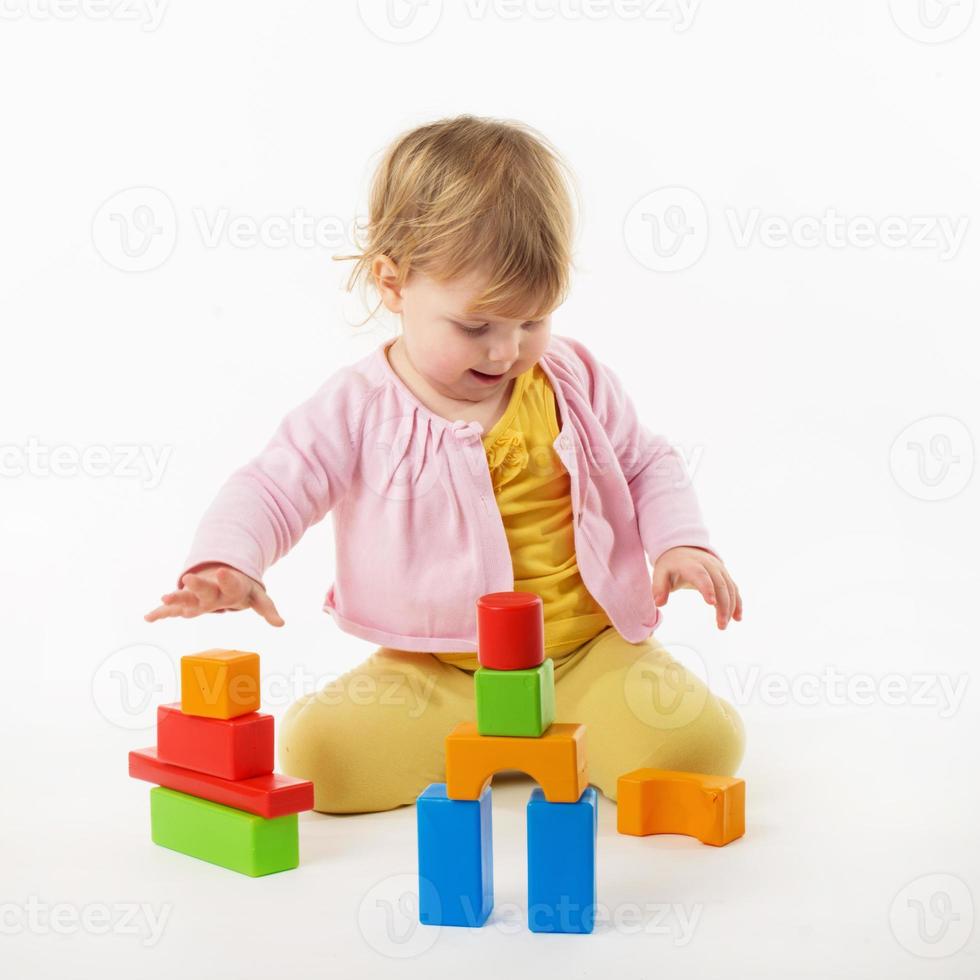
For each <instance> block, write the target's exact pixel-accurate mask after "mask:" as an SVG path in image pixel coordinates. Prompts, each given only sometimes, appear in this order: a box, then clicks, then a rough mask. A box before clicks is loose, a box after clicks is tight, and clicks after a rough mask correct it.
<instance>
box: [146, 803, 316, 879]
mask: <svg viewBox="0 0 980 980" xmlns="http://www.w3.org/2000/svg"><path fill="white" fill-rule="evenodd" d="M150 823H151V827H152V831H151V835H152V837H153V843H154V844H159V845H161V847H169V848H170V849H171V850H174V851H180V852H181V854H187V855H190V857H195V858H200V860H202V861H209V862H210V863H211V864H220V865H221V867H223V868H229V869H230V870H232V871H240V872H241V873H242V874H243V875H251V876H252V877H253V878H258V877H259V876H261V875H268V874H272V873H273V872H276V871H287V870H288V869H289V868H295V867H296V866H297V865H298V864H299V822H298V820H297V814H295V813H289V814H286V815H285V816H282V817H274V818H273V819H271V820H267V819H266V818H265V817H260V816H257V815H256V814H254V813H246V812H245V811H244V810H236V809H235V808H234V807H230V806H224V805H223V804H221V803H212V802H211V801H210V800H202V799H200V798H199V797H197V796H189V795H188V794H187V793H178V792H177V791H176V790H173V789H166V788H165V787H163V786H155V787H154V788H153V789H151V790H150Z"/></svg>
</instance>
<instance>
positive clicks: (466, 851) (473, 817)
mask: <svg viewBox="0 0 980 980" xmlns="http://www.w3.org/2000/svg"><path fill="white" fill-rule="evenodd" d="M477 632H478V636H477V647H478V654H477V656H478V659H479V663H480V666H479V667H478V668H477V670H476V672H475V677H474V680H475V684H476V717H477V720H476V724H474V723H473V722H462V723H460V724H459V725H457V726H456V727H455V728H454V729H453V731H452V732H450V733H449V735H448V736H447V737H446V782H445V783H432V784H431V785H430V786H428V787H427V788H426V789H425V790H423V792H422V793H421V794H420V795H419V797H418V800H417V819H418V849H419V920H420V921H421V922H422V923H425V924H427V925H455V926H473V927H475V926H482V925H483V924H484V923H485V922H486V920H487V917H488V916H489V915H490V912H491V910H492V908H493V842H492V840H493V835H492V821H491V789H490V781H491V779H492V778H493V774H494V773H495V772H499V771H500V770H503V769H518V770H521V771H523V772H526V773H527V774H529V775H530V776H531V777H532V778H534V779H535V780H536V781H537V783H538V786H536V787H535V788H534V790H533V791H532V793H531V798H530V800H529V801H528V804H527V880H528V926H529V928H530V929H531V931H532V932H565V933H572V932H574V933H587V932H591V931H592V928H593V924H594V920H595V905H596V873H595V868H596V837H597V827H598V823H597V797H596V791H595V790H594V789H593V788H592V787H590V786H589V785H588V777H587V772H586V759H585V726H584V725H580V724H568V723H556V722H555V720H554V718H555V675H554V663H553V661H552V660H550V659H547V658H545V656H544V614H543V606H542V603H541V599H540V597H539V596H537V595H535V594H534V593H530V592H493V593H489V594H487V595H484V596H481V598H480V599H479V601H478V602H477Z"/></svg>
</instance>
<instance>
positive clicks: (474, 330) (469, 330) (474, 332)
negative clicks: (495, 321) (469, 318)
mask: <svg viewBox="0 0 980 980" xmlns="http://www.w3.org/2000/svg"><path fill="white" fill-rule="evenodd" d="M543 322H544V321H543V320H528V321H527V323H525V324H524V328H525V329H532V328H534V327H536V326H538V325H539V324H541V323H543ZM456 326H457V327H459V329H460V330H462V331H463V333H465V334H469V335H470V336H472V337H478V336H479V335H480V334H482V333H483V332H484V331H485V330H486V329H487V327H488V326H489V324H487V323H484V324H483V325H482V326H480V327H468V326H466V324H465V323H457V324H456Z"/></svg>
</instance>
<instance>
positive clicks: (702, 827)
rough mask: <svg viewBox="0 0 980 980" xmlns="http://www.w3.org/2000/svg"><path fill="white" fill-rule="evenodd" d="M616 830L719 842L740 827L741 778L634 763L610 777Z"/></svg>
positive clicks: (740, 830)
mask: <svg viewBox="0 0 980 980" xmlns="http://www.w3.org/2000/svg"><path fill="white" fill-rule="evenodd" d="M616 797H617V802H616V829H617V830H618V831H619V833H621V834H632V835H635V836H639V837H642V836H646V835H648V834H686V835H688V836H690V837H696V838H697V839H698V840H699V841H701V842H702V843H703V844H712V845H714V846H715V847H721V846H723V845H725V844H728V843H730V842H731V841H733V840H735V839H736V838H738V837H741V836H742V834H744V833H745V782H744V781H743V780H741V779H734V778H732V777H730V776H708V775H704V774H702V773H696V772H674V771H672V770H668V769H634V770H633V771H632V772H627V773H624V774H623V775H622V776H620V777H619V779H618V780H617V783H616Z"/></svg>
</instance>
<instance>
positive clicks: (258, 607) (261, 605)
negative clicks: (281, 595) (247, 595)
mask: <svg viewBox="0 0 980 980" xmlns="http://www.w3.org/2000/svg"><path fill="white" fill-rule="evenodd" d="M252 608H253V609H254V610H255V611H256V612H257V613H258V614H259V615H260V616H262V617H263V618H264V619H265V621H266V622H267V623H269V624H270V625H271V626H285V625H286V623H285V620H283V618H282V616H280V615H279V610H278V609H276V604H275V603H274V602H273V601H272V599H271V598H270V597H269V593H268V592H266V591H265V590H264V589H260V588H258V587H256V588H254V589H253V590H252Z"/></svg>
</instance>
